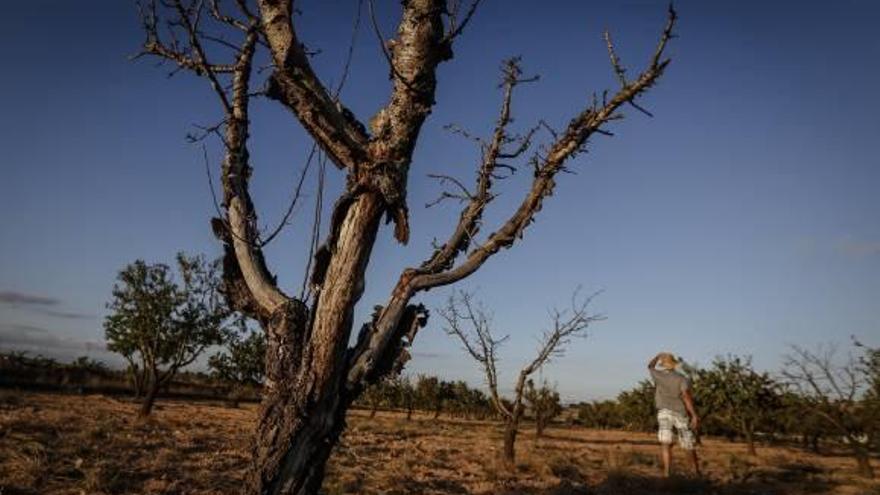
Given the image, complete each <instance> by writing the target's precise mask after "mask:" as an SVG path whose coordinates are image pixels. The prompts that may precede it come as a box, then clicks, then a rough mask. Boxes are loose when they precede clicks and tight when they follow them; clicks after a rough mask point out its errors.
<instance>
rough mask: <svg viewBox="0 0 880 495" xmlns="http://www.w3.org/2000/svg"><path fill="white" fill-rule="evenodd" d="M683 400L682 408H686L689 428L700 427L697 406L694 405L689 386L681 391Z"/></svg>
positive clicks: (695, 428)
mask: <svg viewBox="0 0 880 495" xmlns="http://www.w3.org/2000/svg"><path fill="white" fill-rule="evenodd" d="M681 398H682V399H683V400H684V408H685V409H687V412H688V415H689V416H690V417H691V428H692V429H694V430H697V429H699V427H700V417H699V416H698V415H697V408H695V407H694V396H693V394H691V388H690V387H687V388H685V389H684V390H683V391H682V393H681Z"/></svg>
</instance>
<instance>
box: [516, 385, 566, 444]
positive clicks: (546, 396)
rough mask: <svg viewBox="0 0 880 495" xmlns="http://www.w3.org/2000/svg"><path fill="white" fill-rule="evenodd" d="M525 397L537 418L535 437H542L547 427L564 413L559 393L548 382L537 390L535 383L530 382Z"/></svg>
mask: <svg viewBox="0 0 880 495" xmlns="http://www.w3.org/2000/svg"><path fill="white" fill-rule="evenodd" d="M524 397H525V399H526V402H528V404H529V408H530V409H531V412H532V416H534V418H535V435H536V436H538V437H541V436H543V435H544V429H545V428H546V427H547V425H548V424H550V422H551V421H553V419H554V418H556V417H557V416H559V415H560V414H561V413H562V402H560V400H559V392H557V391H556V389H555V388H553V387H551V386H550V385H549V384H548V383H547V382H544V383H543V384H542V385H541V387H540V388H535V382H534V381H533V380H529V381H528V382H527V383H526V390H525V394H524Z"/></svg>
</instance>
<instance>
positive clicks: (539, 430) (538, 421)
mask: <svg viewBox="0 0 880 495" xmlns="http://www.w3.org/2000/svg"><path fill="white" fill-rule="evenodd" d="M545 426H546V422H545V421H544V419H543V418H541V417H536V418H535V436H536V437H538V438H541V437H543V436H544V427H545Z"/></svg>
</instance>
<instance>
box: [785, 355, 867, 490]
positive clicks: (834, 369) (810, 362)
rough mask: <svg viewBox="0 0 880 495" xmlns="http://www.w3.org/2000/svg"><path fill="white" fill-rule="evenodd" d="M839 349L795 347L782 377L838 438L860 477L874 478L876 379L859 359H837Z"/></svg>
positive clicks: (851, 357) (786, 360)
mask: <svg viewBox="0 0 880 495" xmlns="http://www.w3.org/2000/svg"><path fill="white" fill-rule="evenodd" d="M836 351H837V349H836V347H835V346H820V347H819V348H817V350H815V351H811V350H808V349H804V348H802V347H798V346H793V347H792V352H791V354H789V355H787V356H786V359H785V369H784V370H783V371H782V376H783V377H784V378H785V380H786V381H787V383H788V385H790V386H792V387H794V389H795V390H796V391H797V392H798V393H799V395H800V396H801V398H802V399H803V403H805V404H806V405H807V407H809V409H810V411H809V412H812V413H813V414H815V415H816V416H817V418H818V419H819V420H820V421H821V423H823V424H824V425H825V427H826V428H827V430H828V431H829V432H830V433H833V434H834V435H837V436H838V437H839V438H840V439H841V440H843V442H844V444H846V446H847V448H848V450H849V451H850V452H851V454H852V456H853V458H854V459H855V460H856V466H857V470H858V473H859V475H861V476H864V477H866V478H873V477H874V468H873V467H872V466H871V450H872V448H873V446H874V444H875V441H876V436H877V434H878V433H880V430H878V427H877V425H878V424H880V407H878V404H877V403H876V402H874V401H873V400H871V395H870V386H871V383H872V380H871V379H872V377H871V374H870V371H869V370H868V369H867V368H865V367H864V366H863V365H862V364H863V363H862V362H860V361H859V360H858V359H856V358H855V357H853V356H852V355H850V356H849V357H848V358H846V359H845V360H838V359H837V358H836Z"/></svg>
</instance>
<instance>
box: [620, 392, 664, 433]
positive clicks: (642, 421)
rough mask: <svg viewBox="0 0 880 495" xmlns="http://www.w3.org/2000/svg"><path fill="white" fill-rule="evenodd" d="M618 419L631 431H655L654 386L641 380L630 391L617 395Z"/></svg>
mask: <svg viewBox="0 0 880 495" xmlns="http://www.w3.org/2000/svg"><path fill="white" fill-rule="evenodd" d="M617 403H618V404H619V405H620V417H621V420H622V421H623V426H624V428H626V429H627V430H632V431H653V430H656V429H657V414H656V412H655V410H654V384H653V383H651V382H650V381H648V380H642V381H640V382H639V384H638V385H637V386H636V387H635V388H633V389H631V390H625V391H623V392H621V393H620V394H618V396H617Z"/></svg>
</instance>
